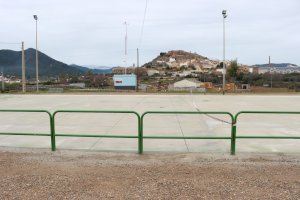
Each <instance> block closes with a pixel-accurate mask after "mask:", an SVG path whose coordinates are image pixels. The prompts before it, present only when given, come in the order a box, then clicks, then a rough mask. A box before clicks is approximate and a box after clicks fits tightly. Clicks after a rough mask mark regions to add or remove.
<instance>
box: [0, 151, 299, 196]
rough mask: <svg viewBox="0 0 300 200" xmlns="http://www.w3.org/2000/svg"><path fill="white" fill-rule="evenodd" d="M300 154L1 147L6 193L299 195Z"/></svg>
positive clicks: (0, 164)
mask: <svg viewBox="0 0 300 200" xmlns="http://www.w3.org/2000/svg"><path fill="white" fill-rule="evenodd" d="M299 158H300V156H299V155H293V156H291V155H289V156H287V155H251V156H250V155H245V154H244V155H238V156H234V157H233V156H228V155H203V154H197V153H188V154H166V153H164V154H145V155H142V156H140V155H137V154H132V153H126V154H125V153H103V152H102V153H100V152H84V151H57V152H55V153H51V152H49V151H48V150H28V149H27V150H24V149H3V148H2V149H0V188H1V190H0V199H300V159H299Z"/></svg>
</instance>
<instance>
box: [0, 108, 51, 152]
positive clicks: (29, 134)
mask: <svg viewBox="0 0 300 200" xmlns="http://www.w3.org/2000/svg"><path fill="white" fill-rule="evenodd" d="M0 112H7V113H47V114H48V116H49V120H50V134H49V133H12V132H5V133H3V132H2V133H0V135H27V136H50V137H51V148H52V150H53V151H54V150H55V148H53V147H55V136H54V126H53V125H54V124H53V123H54V122H53V118H52V115H51V113H50V112H49V111H47V110H12V109H1V110H0Z"/></svg>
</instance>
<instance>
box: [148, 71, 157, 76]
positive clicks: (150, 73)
mask: <svg viewBox="0 0 300 200" xmlns="http://www.w3.org/2000/svg"><path fill="white" fill-rule="evenodd" d="M155 74H159V71H158V70H156V69H148V70H147V75H148V76H153V75H155Z"/></svg>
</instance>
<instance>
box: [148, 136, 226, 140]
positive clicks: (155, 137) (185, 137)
mask: <svg viewBox="0 0 300 200" xmlns="http://www.w3.org/2000/svg"><path fill="white" fill-rule="evenodd" d="M143 138H145V139H191V140H192V139H229V140H230V139H231V137H198V136H195V137H194V136H143Z"/></svg>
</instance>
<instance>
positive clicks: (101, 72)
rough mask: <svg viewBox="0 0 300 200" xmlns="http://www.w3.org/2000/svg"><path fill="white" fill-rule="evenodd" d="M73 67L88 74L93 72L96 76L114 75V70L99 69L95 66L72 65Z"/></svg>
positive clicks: (107, 68)
mask: <svg viewBox="0 0 300 200" xmlns="http://www.w3.org/2000/svg"><path fill="white" fill-rule="evenodd" d="M71 66H74V67H76V68H78V69H80V70H83V71H84V72H87V71H89V70H91V71H92V72H93V73H94V74H110V73H112V68H110V67H104V66H102V67H97V66H95V65H84V66H79V65H74V64H72V65H71Z"/></svg>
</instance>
